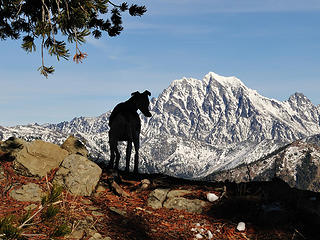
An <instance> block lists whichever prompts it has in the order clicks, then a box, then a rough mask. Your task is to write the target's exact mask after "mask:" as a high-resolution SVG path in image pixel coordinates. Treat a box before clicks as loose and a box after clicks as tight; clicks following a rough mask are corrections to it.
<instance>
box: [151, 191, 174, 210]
mask: <svg viewBox="0 0 320 240" xmlns="http://www.w3.org/2000/svg"><path fill="white" fill-rule="evenodd" d="M169 191H170V189H160V188H159V189H155V190H153V191H152V192H151V193H150V194H149V198H148V206H150V207H152V208H153V209H159V208H162V204H163V202H164V201H165V200H166V198H167V194H168V192H169Z"/></svg>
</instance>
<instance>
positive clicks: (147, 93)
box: [143, 90, 151, 96]
mask: <svg viewBox="0 0 320 240" xmlns="http://www.w3.org/2000/svg"><path fill="white" fill-rule="evenodd" d="M143 94H146V95H148V96H151V92H149V91H148V90H145V91H144V92H143Z"/></svg>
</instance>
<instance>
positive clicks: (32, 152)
mask: <svg viewBox="0 0 320 240" xmlns="http://www.w3.org/2000/svg"><path fill="white" fill-rule="evenodd" d="M0 149H1V150H2V151H3V152H4V153H5V156H6V158H8V159H11V160H13V164H14V168H15V170H16V171H18V172H19V173H20V174H21V175H23V176H38V177H44V176H45V175H46V174H47V173H49V172H50V171H51V170H52V169H55V168H57V167H59V165H60V164H61V162H62V160H63V159H64V158H65V157H66V156H68V151H66V150H64V149H62V148H60V147H59V146H58V145H56V144H53V143H49V142H44V141H41V140H35V141H32V142H26V141H24V140H22V139H18V138H9V139H8V140H7V141H5V142H3V143H2V144H1V146H0Z"/></svg>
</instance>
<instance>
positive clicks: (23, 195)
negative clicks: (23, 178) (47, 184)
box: [10, 183, 44, 202]
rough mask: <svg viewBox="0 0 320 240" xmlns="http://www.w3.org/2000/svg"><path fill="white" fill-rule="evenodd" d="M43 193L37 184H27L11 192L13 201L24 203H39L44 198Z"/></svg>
mask: <svg viewBox="0 0 320 240" xmlns="http://www.w3.org/2000/svg"><path fill="white" fill-rule="evenodd" d="M43 194H44V193H43V191H42V190H41V188H40V187H39V185H37V184H35V183H27V184H25V185H23V186H22V187H21V188H18V189H14V190H12V191H11V192H10V196H11V197H12V198H13V199H16V200H18V201H24V202H39V201H41V198H42V196H43Z"/></svg>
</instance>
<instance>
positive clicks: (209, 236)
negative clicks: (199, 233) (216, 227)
mask: <svg viewBox="0 0 320 240" xmlns="http://www.w3.org/2000/svg"><path fill="white" fill-rule="evenodd" d="M207 234H208V239H212V238H213V234H212V232H211V231H210V230H208V232H207Z"/></svg>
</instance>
